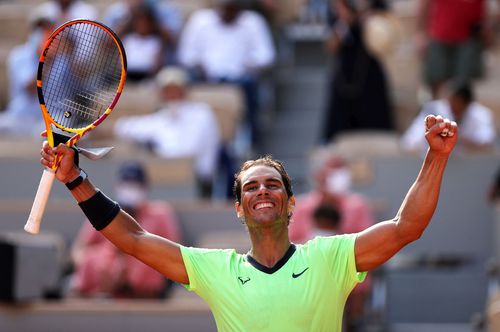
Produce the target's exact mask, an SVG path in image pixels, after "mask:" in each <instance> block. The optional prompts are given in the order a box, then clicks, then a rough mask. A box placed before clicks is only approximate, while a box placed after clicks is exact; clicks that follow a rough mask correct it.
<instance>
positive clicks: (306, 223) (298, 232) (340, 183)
mask: <svg viewBox="0 0 500 332" xmlns="http://www.w3.org/2000/svg"><path fill="white" fill-rule="evenodd" d="M311 175H312V180H313V186H314V189H313V190H312V191H310V192H308V193H305V194H302V195H298V196H297V204H296V207H295V210H294V214H293V222H292V223H291V224H290V229H289V233H290V239H291V240H292V241H293V242H296V243H303V242H306V241H307V240H309V239H311V237H312V236H313V235H312V230H313V227H314V219H313V216H314V210H315V209H316V208H317V207H318V206H321V205H330V206H332V207H333V208H335V209H337V210H338V212H339V214H340V226H339V229H338V233H339V234H344V233H356V232H359V231H361V230H363V229H366V228H367V227H369V226H371V225H372V224H373V223H374V217H373V214H372V211H371V208H370V205H369V203H368V201H367V200H366V198H365V197H363V196H362V195H360V194H357V193H353V192H351V188H350V187H351V172H350V170H349V165H348V161H347V160H346V159H345V158H343V157H342V156H340V155H339V154H337V153H335V152H333V151H331V150H330V149H328V148H320V149H319V150H318V151H316V152H315V153H314V154H313V156H312V157H311Z"/></svg>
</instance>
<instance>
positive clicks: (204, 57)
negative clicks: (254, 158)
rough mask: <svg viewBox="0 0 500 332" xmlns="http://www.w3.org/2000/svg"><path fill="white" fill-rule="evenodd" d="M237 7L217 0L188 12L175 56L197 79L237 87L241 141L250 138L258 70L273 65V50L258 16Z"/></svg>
mask: <svg viewBox="0 0 500 332" xmlns="http://www.w3.org/2000/svg"><path fill="white" fill-rule="evenodd" d="M242 6H243V1H242V0H218V1H217V6H216V8H213V9H201V10H198V11H196V12H194V13H193V14H192V15H191V16H190V18H189V20H188V21H187V23H186V27H185V29H184V30H183V32H182V34H181V37H180V41H179V49H178V57H179V61H180V63H181V64H183V65H184V66H186V67H188V68H190V69H191V70H192V72H193V73H194V76H195V77H196V78H197V79H198V80H200V81H208V82H214V83H220V82H227V83H235V84H238V85H239V86H241V88H242V90H243V91H244V94H245V100H246V108H247V109H246V121H245V124H246V125H248V126H249V128H250V130H249V132H250V135H248V136H249V137H250V139H248V140H247V143H248V142H252V143H256V142H257V139H258V113H257V112H258V109H259V100H260V99H259V98H260V97H259V94H258V91H259V79H260V75H259V74H260V73H261V72H262V71H263V70H264V69H266V68H268V67H269V66H271V65H272V64H273V62H274V58H275V49H274V45H273V42H272V38H271V34H270V32H269V29H268V27H267V25H266V23H265V21H264V19H263V18H262V16H260V15H259V14H258V13H256V12H253V11H248V10H243V8H242Z"/></svg>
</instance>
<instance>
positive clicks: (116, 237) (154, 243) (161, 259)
mask: <svg viewBox="0 0 500 332" xmlns="http://www.w3.org/2000/svg"><path fill="white" fill-rule="evenodd" d="M55 152H57V154H58V155H62V160H61V164H60V165H59V168H58V170H57V172H56V177H57V179H58V180H59V181H60V182H62V183H67V182H68V181H70V180H72V179H74V178H76V176H77V175H78V174H79V169H78V168H77V167H76V165H75V164H74V162H73V157H74V151H73V150H72V149H70V148H68V147H66V146H65V145H64V144H61V145H59V146H58V147H57V148H54V149H52V148H51V147H50V146H49V145H48V144H47V143H46V142H45V143H44V146H43V148H42V159H41V163H42V165H44V166H48V167H50V166H51V165H52V162H53V161H54V153H55ZM97 192H98V190H97V188H96V187H95V186H94V185H93V184H92V183H91V182H90V181H89V180H88V179H86V180H84V181H83V182H82V183H81V184H79V185H78V186H77V187H75V188H74V189H72V190H71V194H72V195H73V197H74V198H75V199H76V201H77V202H78V203H81V202H84V201H87V200H89V199H90V198H91V197H93V196H94V195H95V194H97ZM101 233H102V234H103V235H104V236H105V237H106V238H107V239H108V240H109V241H111V242H112V243H113V244H114V245H115V246H116V247H117V248H119V249H120V250H122V251H123V252H125V253H127V254H129V255H132V256H134V257H136V258H137V259H139V260H140V261H142V262H143V263H145V264H147V265H149V266H150V267H152V268H154V269H155V270H157V271H158V272H160V273H162V274H163V275H164V276H165V277H167V278H169V279H171V280H173V281H175V282H178V283H182V284H189V278H188V275H187V272H186V268H185V265H184V261H183V259H182V254H181V249H180V245H179V244H177V243H175V242H172V241H169V240H167V239H165V238H162V237H160V236H157V235H154V234H151V233H149V232H147V231H146V230H144V229H143V228H142V227H141V226H140V225H139V224H138V223H137V222H136V221H135V220H134V218H132V217H131V216H130V215H128V214H127V213H125V212H124V211H123V210H120V211H119V212H118V214H117V215H116V216H115V217H114V219H113V220H111V222H110V223H109V224H108V225H107V226H105V227H104V228H103V229H102V230H101Z"/></svg>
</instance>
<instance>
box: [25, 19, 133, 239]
mask: <svg viewBox="0 0 500 332" xmlns="http://www.w3.org/2000/svg"><path fill="white" fill-rule="evenodd" d="M126 71H127V61H126V56H125V50H124V49H123V45H122V43H121V41H120V39H119V38H118V37H117V36H116V34H115V33H114V32H113V31H112V30H111V29H109V28H108V27H106V26H104V25H103V24H101V23H98V22H94V21H89V20H74V21H69V22H66V23H64V24H63V25H61V26H60V27H58V28H57V29H56V30H55V31H54V32H53V33H52V34H51V35H50V37H49V38H48V40H47V42H46V43H45V45H44V47H43V51H42V54H41V55H40V60H39V64H38V73H37V79H36V84H37V90H38V99H39V101H40V108H41V110H42V115H43V120H44V122H45V127H46V134H47V141H48V143H49V145H50V146H52V147H54V146H55V145H58V144H60V143H64V144H66V145H67V146H69V147H71V146H73V145H74V144H75V143H76V142H77V141H78V140H79V139H80V138H82V137H83V135H85V134H86V133H88V132H89V131H91V130H92V129H94V128H95V127H96V126H98V125H99V124H100V123H101V122H102V121H103V120H104V119H105V118H106V117H107V116H108V115H109V114H110V113H111V111H112V110H113V108H114V107H115V105H116V103H117V101H118V99H119V97H120V94H121V91H122V89H123V85H124V83H125V78H126ZM59 163H60V158H58V157H57V156H56V160H55V163H54V166H53V167H52V168H51V169H48V168H47V169H45V170H44V171H43V174H42V179H41V180H40V184H39V186H38V190H37V192H36V196H35V199H34V201H33V206H32V208H31V212H30V215H29V217H28V221H27V223H26V225H25V226H24V229H25V230H26V231H27V232H28V233H32V234H37V233H38V232H39V230H40V223H41V220H42V217H43V214H44V211H45V206H46V205H47V201H48V199H49V195H50V190H51V188H52V184H53V182H54V178H55V171H56V170H57V167H58V165H59Z"/></svg>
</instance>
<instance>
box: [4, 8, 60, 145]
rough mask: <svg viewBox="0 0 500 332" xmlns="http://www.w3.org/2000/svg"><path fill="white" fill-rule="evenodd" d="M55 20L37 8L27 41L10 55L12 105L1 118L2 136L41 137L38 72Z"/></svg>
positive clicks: (41, 122)
mask: <svg viewBox="0 0 500 332" xmlns="http://www.w3.org/2000/svg"><path fill="white" fill-rule="evenodd" d="M54 22H55V17H54V16H53V15H51V13H50V12H46V11H43V10H41V9H40V8H36V9H34V10H33V12H32V13H31V14H30V16H29V25H30V28H31V32H30V35H29V36H28V40H27V41H26V42H25V43H24V44H22V45H19V46H17V47H15V48H14V49H12V51H10V53H9V56H8V59H7V71H8V79H9V87H10V91H9V97H10V99H9V102H8V104H7V108H6V109H5V111H4V112H2V113H1V114H0V134H4V135H19V136H26V135H28V136H33V137H39V134H40V132H42V131H43V129H44V128H45V127H44V124H43V118H42V116H41V112H40V103H39V101H38V96H37V93H36V72H37V68H38V58H39V57H40V52H41V48H42V46H43V43H44V42H45V40H46V39H47V37H48V36H49V34H50V33H51V32H52V30H53V28H54Z"/></svg>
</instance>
